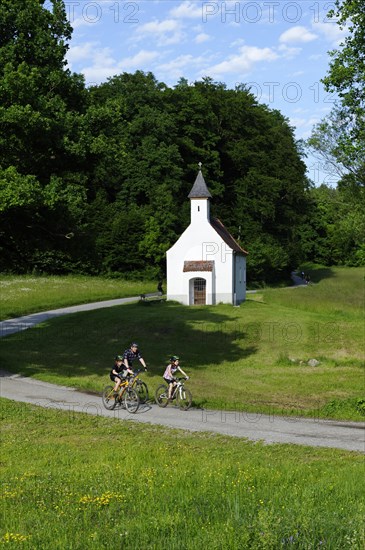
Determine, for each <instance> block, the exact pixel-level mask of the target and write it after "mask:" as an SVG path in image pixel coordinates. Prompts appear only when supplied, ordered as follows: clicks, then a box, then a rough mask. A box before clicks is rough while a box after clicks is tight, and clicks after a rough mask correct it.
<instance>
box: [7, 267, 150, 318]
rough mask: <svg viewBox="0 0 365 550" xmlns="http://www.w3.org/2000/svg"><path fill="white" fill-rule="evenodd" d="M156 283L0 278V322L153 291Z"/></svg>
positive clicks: (71, 277)
mask: <svg viewBox="0 0 365 550" xmlns="http://www.w3.org/2000/svg"><path fill="white" fill-rule="evenodd" d="M156 288H157V282H151V281H127V280H125V279H108V278H106V277H87V276H84V275H67V276H56V275H52V276H37V275H16V276H15V275H0V320H3V319H10V318H12V317H17V316H20V315H27V314H29V313H37V312H38V311H46V310H49V309H57V308H60V307H66V306H72V305H77V304H84V303H88V302H98V301H101V300H112V299H114V298H126V297H128V296H138V295H139V294H142V293H144V292H154V291H155V290H156Z"/></svg>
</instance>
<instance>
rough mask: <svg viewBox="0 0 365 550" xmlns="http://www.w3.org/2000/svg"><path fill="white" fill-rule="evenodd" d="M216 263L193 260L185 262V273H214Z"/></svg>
mask: <svg viewBox="0 0 365 550" xmlns="http://www.w3.org/2000/svg"><path fill="white" fill-rule="evenodd" d="M213 267H214V261H212V260H210V261H204V260H191V261H185V262H184V269H183V271H184V272H187V271H213Z"/></svg>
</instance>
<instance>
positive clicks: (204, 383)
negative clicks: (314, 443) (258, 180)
mask: <svg viewBox="0 0 365 550" xmlns="http://www.w3.org/2000/svg"><path fill="white" fill-rule="evenodd" d="M310 272H311V278H312V281H314V284H311V285H309V286H301V287H296V288H282V289H263V290H260V291H258V292H256V293H254V294H248V295H247V301H246V302H245V303H243V304H242V305H241V306H240V307H233V306H229V305H217V306H211V307H209V306H204V307H203V306H201V307H190V308H189V307H184V306H181V305H180V304H177V303H174V302H153V303H141V302H136V303H133V304H127V305H123V306H118V307H113V308H107V309H102V310H97V311H92V312H85V313H79V314H74V315H68V316H65V317H60V318H57V319H54V320H50V321H49V322H45V323H43V324H41V325H38V326H36V327H34V328H32V329H29V330H27V331H24V332H22V333H19V334H16V335H13V336H11V337H8V338H6V339H3V340H2V341H1V364H2V366H3V368H4V369H6V370H9V371H11V372H22V373H23V374H25V375H27V376H33V377H35V378H38V379H40V380H45V381H48V382H55V383H61V384H63V385H68V386H73V387H76V388H79V389H83V390H87V391H93V392H100V391H101V389H102V388H103V386H104V385H105V384H106V383H108V382H109V377H108V373H109V371H110V368H111V366H112V363H113V357H114V355H115V354H117V353H121V352H123V350H124V349H125V348H126V347H127V346H128V345H129V343H130V342H131V341H132V340H137V341H138V342H139V344H140V347H141V349H142V351H143V354H144V357H145V360H146V361H147V363H148V365H149V370H148V373H146V374H145V375H144V379H145V381H146V382H147V384H148V386H149V387H150V390H151V392H153V391H154V389H155V388H156V387H157V385H158V384H159V383H160V382H161V376H162V373H163V369H164V366H165V364H166V361H167V359H168V357H169V355H171V354H178V355H180V356H181V359H182V361H181V364H182V367H183V369H184V370H185V371H186V372H187V373H188V374H189V375H190V377H191V381H189V386H190V389H191V391H192V393H193V398H194V405H195V406H200V407H207V408H225V409H229V410H233V409H234V410H245V411H252V412H267V413H273V414H289V415H297V416H298V415H299V416H318V417H324V418H334V419H342V420H363V419H364V418H365V370H364V318H363V313H364V271H363V269H361V268H320V267H315V266H311V270H310ZM66 279H67V278H66ZM47 284H48V283H47ZM110 284H112V283H110ZM117 284H118V285H119V284H121V283H120V282H118V283H117ZM133 284H135V283H133ZM90 286H91V287H93V283H90ZM60 287H61V288H63V287H62V285H60ZM9 288H11V285H9V286H8V287H6V286H5V287H3V294H6V289H9ZM94 288H95V287H94ZM132 288H133V291H134V292H132V294H133V293H134V294H136V292H135V291H136V288H135V287H133V286H132ZM4 289H5V290H4ZM143 290H145V289H143ZM19 292H21V291H19ZM19 292H18V294H19ZM37 292H38V291H37ZM58 292H59V294H62V299H65V296H64V290H62V292H61V290H59V291H58ZM119 294H122V291H121V290H119ZM103 297H105V295H103ZM95 298H96V296H95V295H94V296H93V299H95ZM43 299H45V298H43ZM71 299H72V300H74V297H70V300H71ZM15 301H16V300H15ZM18 303H20V302H18ZM58 305H59V303H57V306H58ZM311 359H315V360H316V361H317V362H318V364H316V366H311V365H310V364H309V363H308V361H310V360H311Z"/></svg>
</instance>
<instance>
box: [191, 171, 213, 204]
mask: <svg viewBox="0 0 365 550" xmlns="http://www.w3.org/2000/svg"><path fill="white" fill-rule="evenodd" d="M188 198H189V199H211V198H212V195H211V194H210V192H209V189H208V187H207V184H206V183H205V180H204V177H203V174H202V171H201V170H199V172H198V175H197V176H196V180H195V182H194V185H193V187H192V189H191V191H190V193H189V195H188Z"/></svg>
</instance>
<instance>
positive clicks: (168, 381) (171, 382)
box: [164, 378, 176, 384]
mask: <svg viewBox="0 0 365 550" xmlns="http://www.w3.org/2000/svg"><path fill="white" fill-rule="evenodd" d="M164 380H165V382H166V384H173V383H174V382H176V380H169V379H168V378H164Z"/></svg>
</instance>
